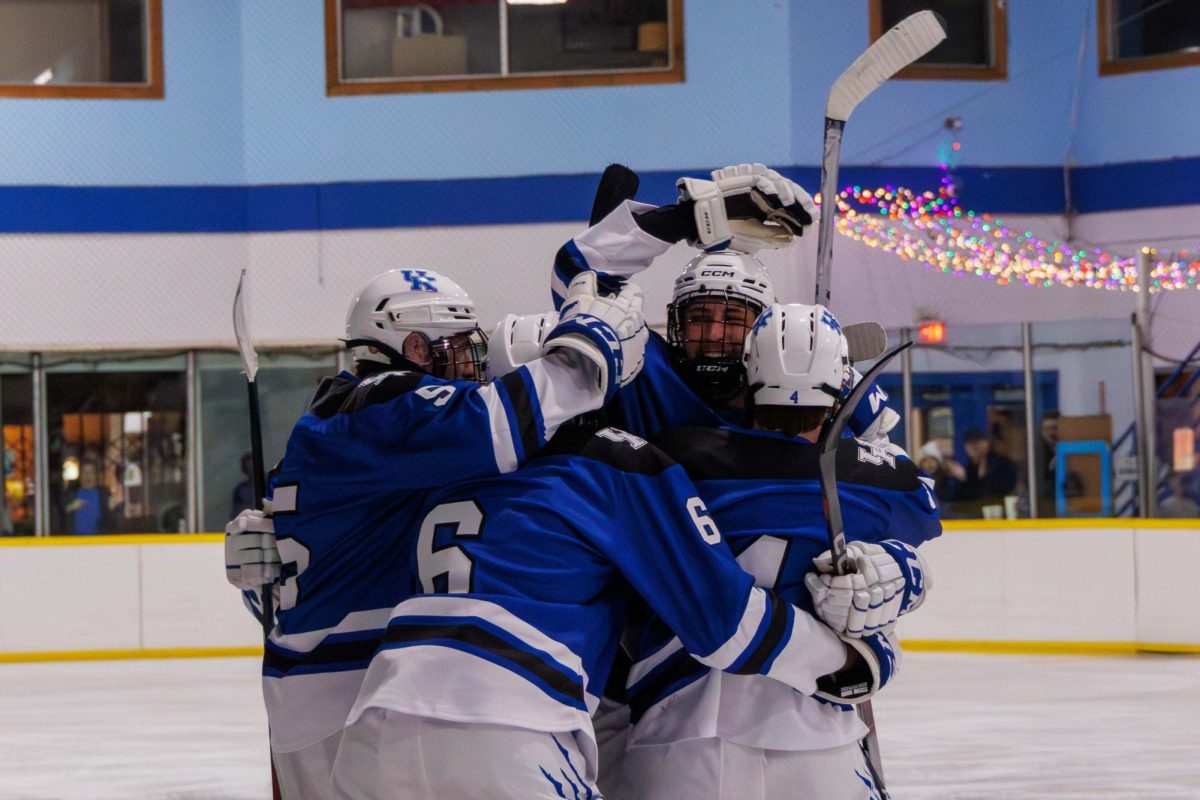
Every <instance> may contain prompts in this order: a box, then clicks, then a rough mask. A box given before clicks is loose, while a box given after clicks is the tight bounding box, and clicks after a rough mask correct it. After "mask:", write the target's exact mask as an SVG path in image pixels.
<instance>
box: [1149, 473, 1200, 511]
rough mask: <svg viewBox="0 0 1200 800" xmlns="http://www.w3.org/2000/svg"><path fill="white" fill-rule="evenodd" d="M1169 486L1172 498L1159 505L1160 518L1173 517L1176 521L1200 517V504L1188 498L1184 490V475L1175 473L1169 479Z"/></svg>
mask: <svg viewBox="0 0 1200 800" xmlns="http://www.w3.org/2000/svg"><path fill="white" fill-rule="evenodd" d="M1167 485H1168V486H1169V487H1171V496H1170V497H1168V498H1167V499H1166V500H1163V501H1162V502H1161V503H1159V504H1158V515H1159V516H1160V517H1172V518H1175V519H1180V518H1184V519H1186V518H1190V517H1200V504H1198V503H1197V502H1196V501H1195V500H1193V499H1192V498H1190V497H1188V496H1187V493H1186V492H1185V491H1184V488H1183V473H1180V472H1175V473H1172V474H1171V476H1170V477H1169V478H1167Z"/></svg>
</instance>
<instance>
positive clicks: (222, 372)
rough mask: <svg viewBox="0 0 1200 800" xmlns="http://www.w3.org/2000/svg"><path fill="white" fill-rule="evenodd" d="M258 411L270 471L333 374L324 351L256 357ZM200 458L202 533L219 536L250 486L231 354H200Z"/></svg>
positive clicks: (246, 435)
mask: <svg viewBox="0 0 1200 800" xmlns="http://www.w3.org/2000/svg"><path fill="white" fill-rule="evenodd" d="M258 365H259V369H258V375H257V377H256V378H255V382H256V383H257V384H258V397H259V406H260V408H261V409H262V433H263V461H264V463H265V468H266V469H267V470H270V469H271V467H273V466H274V465H275V464H276V463H278V461H279V460H280V459H281V458H283V451H284V448H285V446H286V445H287V440H288V436H290V435H291V432H292V426H293V425H295V424H296V420H298V419H299V418H300V417H301V416H303V414H304V412H305V411H306V410H307V409H308V405H309V402H310V401H311V400H312V396H313V392H315V391H316V388H317V386H318V385H319V384H320V382H321V379H322V378H323V377H325V376H326V375H332V374H334V373H336V372H337V359H336V356H335V353H334V352H333V351H330V350H328V349H323V350H306V351H289V352H270V351H266V352H259V354H258ZM199 367H200V369H199V381H200V387H199V390H200V455H201V469H200V475H201V479H202V489H201V492H200V497H201V503H200V515H201V516H200V520H199V522H198V525H197V527H198V528H199V529H200V530H202V531H220V530H223V529H224V527H225V523H226V522H228V521H229V519H230V518H231V517H232V516H234V515H235V514H236V513H237V512H238V511H240V510H241V509H242V508H248V507H249V506H250V504H251V503H252V502H253V497H252V495H253V488H254V487H253V483H252V482H251V478H250V474H249V471H248V470H249V465H248V464H247V463H246V462H247V461H248V459H247V458H246V456H248V455H249V453H250V420H249V411H248V406H247V404H246V403H247V400H246V375H245V374H244V373H243V372H242V362H241V359H240V358H239V357H238V356H237V355H236V354H234V353H201V354H200V357H199Z"/></svg>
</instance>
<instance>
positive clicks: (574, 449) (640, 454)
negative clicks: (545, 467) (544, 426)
mask: <svg viewBox="0 0 1200 800" xmlns="http://www.w3.org/2000/svg"><path fill="white" fill-rule="evenodd" d="M555 455H575V456H583V457H584V458H590V459H593V460H595V461H599V462H601V463H603V464H606V465H607V466H610V467H612V468H614V469H618V470H620V471H622V472H632V473H636V474H639V475H658V474H659V473H660V472H663V471H664V470H666V469H669V468H670V467H673V466H675V462H674V461H673V460H672V459H671V458H669V457H668V456H667V455H666V454H665V453H663V451H662V450H660V449H658V448H657V447H655V446H654V445H652V444H651V443H650V442H648V441H646V440H645V439H643V438H641V437H640V436H634V435H633V434H632V433H629V432H628V431H623V430H621V429H620V428H601V429H600V430H598V431H594V432H591V431H586V430H581V429H580V430H572V429H571V428H570V427H564V428H562V429H560V430H559V432H558V433H557V434H555V436H554V439H553V440H551V442H550V443H549V444H548V445H547V446H546V447H544V448H543V449H542V450H541V451H539V452H538V454H537V456H536V458H543V457H548V456H555Z"/></svg>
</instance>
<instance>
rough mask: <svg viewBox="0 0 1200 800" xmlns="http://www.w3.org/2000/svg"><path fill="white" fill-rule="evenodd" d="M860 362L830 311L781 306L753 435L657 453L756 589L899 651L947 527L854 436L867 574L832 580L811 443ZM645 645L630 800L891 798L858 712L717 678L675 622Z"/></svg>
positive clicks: (689, 432) (764, 345)
mask: <svg viewBox="0 0 1200 800" xmlns="http://www.w3.org/2000/svg"><path fill="white" fill-rule="evenodd" d="M849 355H850V354H849V352H848V346H847V343H846V339H845V337H844V336H843V335H842V332H841V328H840V326H839V324H838V322H837V320H836V319H835V318H834V317H833V315H832V314H830V313H829V311H828V310H826V309H825V308H824V307H822V306H804V305H775V306H772V307H771V308H769V309H768V310H767V311H766V312H765V313H764V314H762V315H761V316H760V317H759V318H758V321H757V322H756V323H755V325H754V328H753V332H752V333H751V335H750V337H749V338H748V340H747V342H746V347H745V357H746V365H747V374H748V380H749V385H750V400H751V401H750V407H749V417H750V420H751V424H752V427H751V428H748V429H747V428H739V427H734V426H728V427H725V428H722V429H716V428H684V429H676V430H673V431H670V432H668V433H667V434H665V435H664V436H663V437H662V438H661V439H660V443H661V445H662V447H663V449H664V451H665V452H667V453H668V455H670V456H671V457H672V458H674V459H676V460H677V461H678V462H679V463H680V464H681V465H682V466H683V467H684V468H685V469H686V471H687V472H688V474H689V476H690V477H691V478H692V479H693V480H694V481H695V482H696V487H697V490H698V491H699V492H700V497H701V499H702V501H703V502H704V503H705V505H706V507H707V508H708V510H709V512H710V513H711V515H712V517H713V519H714V521H715V522H716V523H717V524H718V525H719V526H720V528H721V530H722V532H723V535H724V536H725V538H726V541H727V542H728V543H729V545H730V547H731V548H732V550H733V552H734V553H735V554H736V555H737V560H738V563H739V564H741V566H742V567H743V568H744V569H746V570H747V571H748V572H750V573H751V574H753V575H754V576H755V581H756V584H757V585H759V586H762V587H769V588H773V589H774V590H775V591H777V592H778V593H779V594H780V596H782V597H784V598H786V599H787V600H789V601H791V602H793V603H795V604H796V605H797V606H799V607H800V608H803V609H805V610H809V611H815V612H816V613H817V615H818V616H819V617H820V618H822V619H823V620H824V621H826V622H827V623H829V624H830V625H831V626H832V627H834V629H835V630H838V631H839V632H840V633H841V634H842V635H846V636H851V637H853V636H864V635H869V634H871V633H874V634H875V635H883V636H886V637H887V638H888V639H889V640H891V637H892V633H891V628H892V624H893V623H894V622H895V619H896V617H897V616H898V615H900V614H902V613H907V612H909V611H912V610H914V609H915V608H916V607H917V606H918V605H920V603H921V601H922V600H923V599H924V596H925V592H926V591H927V590H928V589H929V578H928V573H927V570H926V567H925V563H924V560H923V559H922V557H921V556H920V555H919V554H918V553H917V551H916V550H915V549H914V546H916V545H919V544H921V543H922V542H924V541H927V540H928V539H930V538H933V537H935V536H937V535H939V534H940V532H941V525H940V522H939V520H938V512H937V505H936V501H935V499H934V495H933V493H932V491H931V487H930V486H929V484H928V482H927V481H925V480H924V479H922V477H921V475H920V473H919V472H918V470H917V469H916V468H915V467H914V465H913V464H912V462H911V461H909V460H908V458H907V457H905V456H904V455H903V453H902V452H901V451H900V450H899V449H898V448H895V447H884V448H879V447H875V446H872V445H870V444H867V443H866V442H863V441H860V440H856V439H844V440H843V441H842V442H841V444H840V445H839V447H838V452H837V479H838V490H839V496H840V498H841V501H842V513H843V515H844V523H845V529H846V531H847V536H848V538H850V539H853V540H854V541H851V542H850V543H849V545H848V547H849V551H850V555H851V557H852V559H853V561H854V564H855V567H856V571H855V573H854V574H852V575H848V576H845V577H833V576H832V575H831V574H830V573H831V572H832V569H831V559H830V557H829V554H828V552H825V553H822V551H825V550H826V547H827V542H828V537H827V534H826V531H825V526H824V515H823V513H822V510H821V491H820V483H819V471H818V461H817V457H818V451H817V447H816V446H815V444H814V443H815V441H816V438H817V434H818V433H819V431H820V428H821V426H822V423H823V422H824V421H825V419H826V418H827V417H828V415H829V414H830V413H831V410H832V409H833V408H834V407H835V406H836V404H837V402H838V401H839V400H840V399H841V398H842V397H844V396H845V394H846V392H847V390H848V388H849V385H850V374H849V369H850V363H849ZM873 355H878V354H877V353H876V354H873ZM814 563H815V570H814ZM810 592H811V595H810ZM643 646H644V648H645V650H646V652H647V653H649V655H648V656H645V657H643V658H642V660H641V661H639V662H638V663H636V664H635V665H634V667H633V669H632V670H631V672H630V676H629V702H630V704H631V706H632V712H633V718H634V721H635V726H634V729H633V731H632V733H631V734H630V737H629V746H628V748H627V750H626V753H625V760H624V764H623V773H624V780H623V786H624V792H623V793H622V795H621V796H622V800H668V799H670V800H674V799H675V798H680V797H687V798H689V799H691V800H703V798H714V800H715V799H716V798H728V797H738V798H739V800H756V798H763V799H764V800H765V799H766V798H778V797H785V796H787V797H793V796H794V797H819V798H822V800H851V799H853V800H867V798H877V797H878V794H876V793H875V790H874V788H873V781H872V776H871V773H870V772H869V771H868V769H867V767H866V765H865V763H864V759H863V756H862V752H861V750H860V749H859V745H858V740H859V739H860V738H861V737H862V736H863V735H864V734H865V732H866V731H865V727H864V726H863V725H862V723H861V722H860V721H859V720H858V718H857V717H856V715H855V714H854V713H852V711H850V710H849V709H848V708H845V707H839V706H838V705H831V704H823V703H820V702H818V701H817V700H814V699H813V698H811V697H806V696H804V695H802V694H798V693H795V692H790V691H787V689H786V688H785V687H782V686H780V685H779V684H777V683H773V682H771V681H764V680H761V679H759V678H757V677H754V676H743V675H726V674H721V673H718V672H716V671H713V670H710V669H709V668H708V667H707V666H706V665H704V664H702V663H700V662H699V661H696V660H695V659H693V658H691V657H690V656H688V655H687V654H686V653H685V652H684V651H683V650H682V649H681V648H680V647H679V645H678V642H677V641H674V639H673V637H672V634H671V633H670V632H669V631H668V630H666V629H665V628H662V627H658V626H652V627H651V630H650V632H649V633H648V634H647V635H646V637H645V642H644V645H643ZM898 652H899V651H898V650H897V654H898Z"/></svg>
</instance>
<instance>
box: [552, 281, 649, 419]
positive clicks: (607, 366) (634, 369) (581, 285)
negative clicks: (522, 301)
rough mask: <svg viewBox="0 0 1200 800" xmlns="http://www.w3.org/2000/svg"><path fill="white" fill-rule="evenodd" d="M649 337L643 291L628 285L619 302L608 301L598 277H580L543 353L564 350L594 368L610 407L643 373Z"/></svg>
mask: <svg viewBox="0 0 1200 800" xmlns="http://www.w3.org/2000/svg"><path fill="white" fill-rule="evenodd" d="M648 336H649V332H648V330H647V329H646V322H645V320H644V319H642V289H641V287H640V286H638V285H637V284H635V283H626V284H625V285H624V286H623V287H622V288H621V291H620V292H619V293H618V294H617V295H616V296H612V297H606V296H602V295H600V294H599V292H598V291H597V288H596V273H594V272H590V271H589V272H581V273H579V274H578V275H576V276H575V279H574V280H572V281H571V285H570V286H568V287H567V297H566V300H565V302H564V303H563V305H562V308H560V309H559V312H558V324H557V325H555V326H554V329H553V330H551V331H550V333H549V334H548V335H547V336H546V339H545V343H544V344H543V347H542V352H543V353H548V352H550V351H552V350H554V349H556V348H560V347H565V348H568V349H571V350H574V351H576V352H578V353H579V354H581V355H582V356H584V357H585V358H587V359H588V360H589V361H591V362H592V363H594V364H595V365H596V366H597V367H598V368H599V371H600V374H599V382H600V386H601V387H602V388H603V389H604V399H605V401H607V400H608V399H609V398H610V397H611V396H612V394H613V392H615V391H616V390H617V388H618V387H619V386H624V385H625V384H627V383H629V382H630V381H632V380H633V379H634V378H636V377H637V375H638V373H639V372H640V371H641V369H642V363H643V362H644V361H645V350H646V339H647V337H648Z"/></svg>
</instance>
